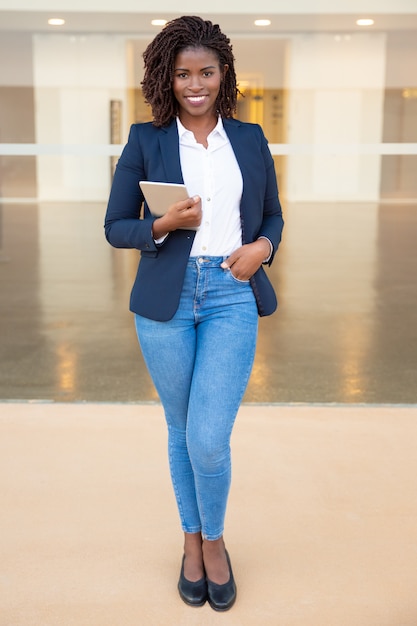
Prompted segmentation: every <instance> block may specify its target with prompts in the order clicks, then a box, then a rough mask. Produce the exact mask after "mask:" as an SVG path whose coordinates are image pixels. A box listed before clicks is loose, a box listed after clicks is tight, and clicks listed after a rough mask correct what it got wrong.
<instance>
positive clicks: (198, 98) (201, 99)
mask: <svg viewBox="0 0 417 626" xmlns="http://www.w3.org/2000/svg"><path fill="white" fill-rule="evenodd" d="M206 98H207V96H186V99H187V100H188V101H189V102H192V103H193V104H199V103H200V102H204V100H205V99H206Z"/></svg>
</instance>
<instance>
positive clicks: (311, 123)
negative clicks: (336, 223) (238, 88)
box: [286, 33, 385, 201]
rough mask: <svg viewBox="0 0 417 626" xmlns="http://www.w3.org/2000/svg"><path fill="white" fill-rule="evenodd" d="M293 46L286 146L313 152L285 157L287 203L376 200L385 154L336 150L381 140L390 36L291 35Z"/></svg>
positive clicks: (289, 62) (289, 74) (288, 72)
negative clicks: (309, 146) (305, 146)
mask: <svg viewBox="0 0 417 626" xmlns="http://www.w3.org/2000/svg"><path fill="white" fill-rule="evenodd" d="M289 46H290V50H289V55H288V66H287V78H286V85H287V88H288V129H287V132H288V135H287V141H288V143H289V144H293V145H294V144H295V145H299V144H312V145H313V148H314V153H313V154H296V155H292V156H289V157H288V164H287V176H288V178H287V197H288V199H289V200H294V201H295V200H297V201H304V200H307V201H328V200H331V201H337V200H343V201H358V200H361V201H375V200H377V199H378V198H379V187H380V159H381V157H380V156H379V155H361V154H360V153H359V152H357V151H355V150H352V154H338V151H340V150H342V149H343V146H345V145H346V144H351V145H352V144H353V146H354V145H358V144H360V143H371V144H372V143H379V142H381V141H382V121H383V101H384V82H385V35H384V34H378V33H377V34H352V35H346V36H334V35H330V34H309V35H294V36H293V37H292V38H291V41H290V43H289ZM329 144H333V146H334V152H333V153H332V152H331V151H330V153H329V151H328V150H327V153H326V149H325V146H326V145H329ZM320 152H322V154H320Z"/></svg>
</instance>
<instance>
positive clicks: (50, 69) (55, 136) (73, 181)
mask: <svg viewBox="0 0 417 626" xmlns="http://www.w3.org/2000/svg"><path fill="white" fill-rule="evenodd" d="M33 65H34V85H35V103H36V104H35V125H36V141H37V143H39V144H63V146H64V147H63V148H62V150H63V151H65V146H66V145H69V144H71V145H76V146H80V145H81V146H82V145H88V144H92V145H94V144H107V143H109V142H110V101H111V100H112V99H117V100H122V101H123V113H124V115H123V123H124V124H125V125H126V124H127V63H126V45H125V38H124V37H123V36H119V35H88V36H87V35H82V36H74V35H35V36H34V39H33ZM37 165H38V167H37V170H38V197H39V199H40V200H85V201H89V200H93V201H95V200H105V199H106V198H107V197H108V192H109V185H110V157H108V156H83V155H68V154H67V155H62V156H61V155H41V156H39V157H38V164H37Z"/></svg>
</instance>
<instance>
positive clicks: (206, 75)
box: [203, 70, 213, 78]
mask: <svg viewBox="0 0 417 626" xmlns="http://www.w3.org/2000/svg"><path fill="white" fill-rule="evenodd" d="M203 76H205V77H206V78H209V77H210V76H213V72H212V71H211V70H207V71H206V72H203Z"/></svg>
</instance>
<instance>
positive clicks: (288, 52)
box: [0, 0, 417, 404]
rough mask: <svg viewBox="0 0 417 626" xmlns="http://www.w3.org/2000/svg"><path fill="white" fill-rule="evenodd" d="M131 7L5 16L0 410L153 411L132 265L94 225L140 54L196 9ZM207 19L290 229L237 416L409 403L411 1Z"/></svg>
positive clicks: (91, 5)
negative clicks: (315, 406) (263, 142)
mask: <svg viewBox="0 0 417 626" xmlns="http://www.w3.org/2000/svg"><path fill="white" fill-rule="evenodd" d="M142 4H143V3H141V2H137V1H136V2H133V0H119V2H118V3H117V4H115V3H113V2H109V0H101V1H100V2H98V1H97V0H83V2H81V0H61V2H60V3H59V10H58V7H57V3H56V2H53V1H52V0H0V58H1V63H0V333H1V343H0V398H1V399H4V400H14V399H27V400H47V401H54V400H59V401H103V402H117V401H123V402H137V401H141V402H142V401H145V402H147V401H150V402H153V401H155V400H157V396H156V392H155V390H154V388H153V386H152V384H151V382H150V379H149V377H148V375H147V372H146V370H145V368H144V365H143V361H142V357H141V355H140V351H139V348H138V346H137V342H136V338H135V334H134V328H133V319H132V315H131V313H129V311H128V300H129V292H130V287H131V284H132V282H133V279H134V275H135V272H136V267H137V263H138V259H139V254H138V253H137V252H136V251H131V250H114V249H112V248H111V247H110V246H109V245H108V244H107V242H106V241H105V239H104V235H103V219H104V213H105V209H106V201H107V198H108V194H109V190H110V185H111V178H112V173H113V170H114V167H115V163H116V162H117V158H118V155H119V154H120V152H121V149H122V147H123V144H124V143H125V142H126V140H127V135H128V131H129V127H130V124H132V123H134V122H142V121H148V120H150V119H151V117H150V110H149V108H148V107H147V106H146V105H145V103H144V101H143V98H142V93H141V89H140V82H141V80H142V76H143V59H142V53H143V51H144V49H145V48H146V46H147V44H148V43H149V42H150V40H151V39H152V38H153V37H154V36H155V34H156V33H157V32H158V31H159V29H160V28H161V27H162V26H161V23H160V22H159V21H161V20H162V21H164V20H169V19H172V18H174V17H177V16H179V15H182V14H185V13H191V14H192V13H194V12H195V11H196V9H195V8H194V7H191V11H190V5H189V3H188V2H186V1H183V2H181V1H180V2H177V3H176V6H177V12H176V13H172V6H171V5H172V3H170V2H167V1H165V2H161V1H158V0H156V1H155V2H154V3H152V4H153V7H152V11H151V10H150V9H149V7H146V8H145V7H144V6H142ZM210 5H211V9H212V12H210V13H208V12H206V11H204V12H202V11H198V13H199V14H200V15H201V16H202V17H204V18H205V19H210V20H212V21H214V22H218V23H219V24H220V26H221V28H222V30H223V31H224V32H225V33H226V34H227V35H229V37H230V38H231V41H232V44H233V50H234V54H235V57H236V69H237V74H238V81H239V87H240V91H241V92H242V97H240V98H239V103H238V111H237V117H239V118H240V119H242V120H244V121H250V122H256V123H259V124H261V125H262V127H263V129H264V132H265V134H266V136H267V138H268V141H269V143H270V149H271V152H272V154H273V155H274V159H275V163H276V170H277V176H278V182H279V187H280V193H281V201H282V205H283V209H284V216H285V222H286V225H285V230H284V237H283V243H282V246H281V249H280V251H279V253H278V255H277V257H276V260H275V262H274V264H273V266H272V268H270V270H269V275H270V277H271V280H272V281H273V283H274V286H275V288H276V291H277V294H278V298H279V301H280V307H279V310H278V312H277V313H276V314H275V315H274V316H272V317H271V318H265V319H261V321H260V335H259V346H258V352H257V357H256V361H255V367H254V371H253V375H252V378H251V381H250V385H249V388H248V391H247V394H246V396H245V401H246V402H260V403H264V402H265V403H288V402H290V403H293V402H296V403H298V402H318V403H321V402H326V403H327V402H336V403H397V404H408V403H416V402H417V330H416V327H417V324H416V305H417V290H416V276H417V251H416V249H417V246H416V244H417V3H416V2H415V0H395V1H393V0H385V1H382V0H381V1H379V2H375V1H374V0H361V1H358V0H349V1H347V0H346V1H345V0H340V1H339V2H337V3H336V2H330V1H326V0H322V1H321V2H311V1H310V0H293V1H292V2H291V3H286V2H280V1H278V0H275V1H274V0H269V1H266V0H264V1H259V2H257V3H256V7H254V6H250V5H248V6H245V7H244V8H242V3H241V2H237V1H236V0H234V1H230V2H228V3H227V7H225V6H224V3H221V2H219V1H214V2H213V1H212V2H211V3H210ZM226 9H227V11H226ZM154 20H157V23H156V24H155V23H153V21H154ZM258 20H261V23H260V24H259V23H258V24H257V23H256V22H257V21H258Z"/></svg>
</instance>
